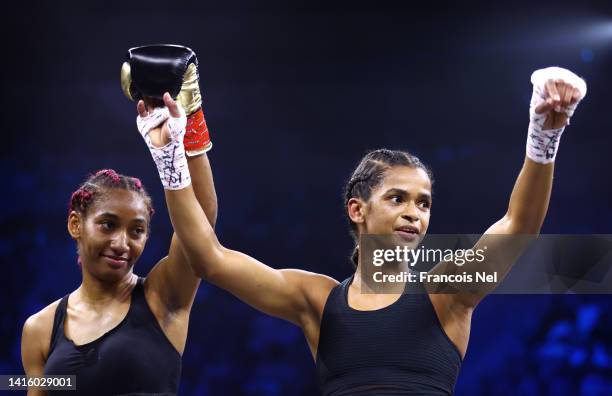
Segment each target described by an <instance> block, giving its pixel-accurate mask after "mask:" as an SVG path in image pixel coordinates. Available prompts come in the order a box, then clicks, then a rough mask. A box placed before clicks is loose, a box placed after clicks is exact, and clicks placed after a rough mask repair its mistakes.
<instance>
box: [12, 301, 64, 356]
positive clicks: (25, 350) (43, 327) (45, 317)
mask: <svg viewBox="0 0 612 396" xmlns="http://www.w3.org/2000/svg"><path fill="white" fill-rule="evenodd" d="M60 301H61V300H57V301H54V302H52V303H51V304H49V305H47V306H46V307H45V308H43V309H41V310H40V311H38V312H37V313H35V314H33V315H31V316H30V317H29V318H28V319H27V320H26V321H25V323H24V325H23V333H22V337H21V347H22V354H23V355H24V356H23V358H24V359H25V358H26V356H25V355H26V354H28V355H30V356H31V357H32V358H35V359H36V360H39V358H42V359H43V360H46V359H47V356H48V354H49V345H50V344H51V334H52V332H53V319H54V317H55V311H56V310H57V307H58V305H59V303H60Z"/></svg>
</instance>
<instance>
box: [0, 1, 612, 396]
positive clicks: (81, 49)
mask: <svg viewBox="0 0 612 396" xmlns="http://www.w3.org/2000/svg"><path fill="white" fill-rule="evenodd" d="M432 3H434V2H432ZM532 3H533V2H526V1H518V2H513V3H512V4H502V3H500V4H492V2H489V1H472V2H464V3H463V4H462V5H458V4H455V5H447V4H442V3H438V2H435V4H431V6H425V5H422V4H421V5H420V6H418V7H417V6H411V7H407V6H404V7H401V6H398V5H390V4H384V5H379V6H375V5H373V2H372V3H371V2H364V3H360V2H341V3H334V5H333V6H332V5H326V6H322V5H321V6H319V5H317V3H311V2H296V3H291V4H288V3H286V2H266V3H265V4H262V3H261V2H246V1H229V2H223V3H221V2H205V1H182V2H181V1H178V2H173V3H170V2H163V3H162V2H158V1H152V2H151V1H149V2H138V3H130V4H120V3H119V2H116V3H115V2H97V3H91V4H90V2H82V3H69V2H21V3H19V4H14V5H13V7H14V9H13V10H12V11H11V12H9V13H5V17H4V18H3V24H2V26H1V27H0V29H1V32H2V37H3V38H4V41H3V49H2V52H3V53H4V56H3V61H2V73H1V75H2V87H3V90H2V107H3V108H2V117H1V119H0V122H1V130H2V138H3V140H2V144H1V145H0V150H2V157H1V158H2V159H1V160H0V175H1V176H2V177H1V180H2V182H3V183H2V184H3V189H4V192H3V193H2V194H0V208H1V210H2V215H1V217H0V221H1V227H0V232H1V233H2V238H1V243H0V257H1V260H2V274H3V281H2V292H1V294H0V297H1V300H0V301H1V302H0V304H1V305H0V306H1V309H2V310H1V313H0V348H1V349H0V373H2V374H17V373H21V372H22V368H21V363H20V350H19V340H20V332H21V327H22V325H23V322H24V320H25V319H26V318H27V317H28V316H29V315H31V314H32V313H34V312H36V311H38V310H39V309H41V308H42V307H44V306H46V305H47V304H49V303H50V302H52V301H54V300H56V299H58V298H60V297H62V296H63V295H65V294H66V293H68V292H70V291H72V290H74V289H75V288H77V287H78V285H79V282H80V272H79V269H78V267H77V265H76V254H75V246H74V243H73V242H72V240H71V239H70V238H69V236H68V234H67V232H66V214H67V203H68V199H69V197H70V194H71V193H72V191H74V190H75V189H76V187H77V185H78V184H79V183H80V182H81V181H82V180H83V179H84V178H85V177H86V176H87V174H88V173H90V172H94V171H96V170H98V169H101V168H114V169H116V170H117V171H119V172H121V173H124V174H129V175H134V176H137V177H140V178H141V179H142V180H143V182H144V183H145V185H146V186H147V187H148V189H149V191H150V192H151V194H152V196H153V198H154V202H155V204H156V207H157V215H156V216H155V218H154V221H153V235H152V237H151V239H150V241H149V243H148V245H147V248H146V250H145V253H144V254H143V256H142V258H141V260H140V262H139V263H138V265H137V267H136V269H135V271H136V273H138V274H139V275H145V274H146V273H147V272H148V270H149V269H150V268H151V266H152V265H153V264H154V263H155V262H156V261H157V260H158V259H160V258H161V257H163V255H164V254H165V253H166V252H167V249H168V246H169V241H170V235H171V227H170V224H169V220H168V216H167V214H166V211H165V205H164V201H163V194H162V193H163V191H162V188H161V185H160V182H159V180H158V176H157V173H156V170H155V167H154V165H153V163H152V161H151V159H150V155H149V153H148V151H147V149H146V147H145V145H144V144H143V142H142V141H141V137H140V136H139V135H138V133H137V132H136V129H135V122H134V121H135V115H136V114H135V106H134V104H133V103H130V102H129V101H128V100H127V99H125V98H124V97H123V94H122V92H121V89H120V87H119V69H120V65H121V63H122V62H123V57H124V55H125V52H126V50H127V49H128V48H129V47H132V46H137V45H143V44H147V43H178V44H183V45H187V46H189V47H191V48H193V49H194V50H195V51H196V52H197V53H198V56H199V59H200V75H201V86H202V89H203V92H204V104H205V111H206V116H207V120H208V124H209V127H210V129H211V131H212V138H213V141H214V146H215V147H214V149H213V150H212V152H211V153H210V158H211V162H212V165H213V171H214V174H215V183H216V187H217V192H218V197H219V219H218V223H217V231H218V235H219V238H220V240H221V241H222V243H224V244H225V245H226V246H228V247H231V248H235V249H238V250H241V251H243V252H245V253H248V254H250V255H252V256H254V257H257V258H258V259H260V260H262V261H263V262H265V263H267V264H269V265H271V266H273V267H276V268H281V267H295V268H302V269H307V270H311V271H316V272H321V273H325V274H328V275H330V276H333V277H335V278H336V279H339V280H341V279H344V278H346V277H347V276H349V275H350V274H351V270H352V267H351V265H350V264H349V261H348V259H347V257H348V255H349V254H350V251H351V248H352V241H351V239H350V237H349V236H348V232H347V227H346V223H345V219H344V215H343V210H344V209H343V206H342V199H341V191H342V186H343V183H344V181H345V180H346V179H347V178H348V176H349V175H350V173H351V171H352V169H353V167H354V166H355V165H356V163H357V162H358V161H359V159H360V158H361V156H362V155H363V154H364V152H365V151H366V150H367V149H373V148H379V147H388V148H396V149H404V150H409V151H411V152H413V153H415V154H417V155H419V156H420V157H421V158H422V159H423V160H424V161H425V162H426V163H428V164H429V165H431V167H432V168H433V170H434V173H435V176H436V185H435V194H434V195H435V196H434V204H433V209H432V220H431V226H430V230H429V231H430V232H431V233H478V232H482V231H484V230H485V229H486V228H487V227H488V226H489V225H490V224H492V223H493V222H494V221H496V220H497V219H498V218H499V217H501V216H502V215H503V213H504V211H505V209H506V205H507V202H508V198H509V194H510V191H511V189H512V186H513V183H514V180H515V177H516V175H517V173H518V171H519V169H520V167H521V164H522V160H523V158H524V146H525V138H526V129H527V124H528V103H529V98H530V95H531V85H530V82H529V76H530V74H531V72H532V71H533V70H535V69H537V68H540V67H545V66H550V65H559V66H564V67H568V68H570V69H571V70H573V71H575V72H576V73H578V74H580V75H581V76H583V77H584V78H585V80H586V81H587V83H588V87H589V88H588V89H589V93H588V95H587V97H586V100H585V101H584V102H583V103H581V105H580V107H579V109H578V111H577V113H576V116H575V117H574V118H573V119H572V125H571V126H570V127H569V128H568V129H567V131H566V133H565V134H564V135H563V139H562V143H561V148H560V152H559V155H558V157H557V158H558V160H557V165H556V167H557V169H556V178H555V186H554V190H553V195H552V200H551V205H550V210H549V213H548V217H547V220H546V223H545V225H544V229H543V232H545V233H611V232H612V204H611V200H610V197H611V189H612V188H611V184H610V176H609V171H610V166H611V165H612V160H611V159H610V156H609V153H610V147H612V137H611V132H612V121H611V119H612V118H611V116H610V114H611V112H610V110H611V104H612V101H611V100H610V90H611V88H612V81H611V79H612V78H611V74H612V73H610V71H611V70H612V27H611V25H610V24H611V23H612V12H611V7H610V6H609V5H608V6H606V2H603V1H602V2H595V1H582V2H574V4H573V5H572V3H569V2H539V3H538V5H534V4H532ZM606 22H607V30H606V27H605V25H604V23H606ZM606 32H607V33H606ZM611 300H612V299H611V298H610V297H609V296H491V297H489V298H487V299H486V300H485V301H484V302H483V303H482V304H481V305H480V306H479V308H478V309H477V311H476V313H475V315H474V319H473V327H472V334H471V341H470V347H469V350H468V354H467V358H466V360H465V363H464V366H463V370H462V372H461V375H460V377H459V382H458V384H457V394H458V395H506V394H507V395H517V394H524V395H536V394H551V395H552V394H554V395H578V394H580V395H589V396H591V395H604V394H612V380H611V377H612V375H611V373H612V341H611V337H610V332H611V330H612V323H611V322H612V319H611V315H610V312H612V311H611V310H610V308H611V305H612V304H611ZM183 363H184V369H183V379H182V383H181V394H185V395H233V394H244V395H299V394H303V395H311V394H316V392H317V380H316V377H315V375H314V365H313V363H312V359H311V357H310V354H309V352H308V348H307V346H306V343H305V341H304V339H303V337H302V335H301V332H300V331H299V329H297V328H296V327H294V326H293V325H290V324H287V323H285V322H282V321H280V320H276V319H272V318H269V317H267V316H264V315H262V314H259V313H257V312H256V311H254V310H253V309H251V308H250V307H248V306H246V305H244V304H242V303H240V302H239V301H237V300H236V299H235V298H233V297H232V296H230V295H228V294H227V293H225V292H223V291H221V290H219V289H217V288H215V287H212V286H210V285H202V287H201V289H200V291H199V293H198V298H197V303H196V304H195V305H194V308H193V312H192V320H191V327H190V333H189V339H188V344H187V350H186V353H185V356H184V359H183Z"/></svg>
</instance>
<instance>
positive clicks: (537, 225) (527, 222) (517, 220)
mask: <svg viewBox="0 0 612 396" xmlns="http://www.w3.org/2000/svg"><path fill="white" fill-rule="evenodd" d="M504 221H505V222H506V223H507V227H506V228H507V230H508V234H517V235H518V234H520V235H535V236H538V235H540V231H541V230H542V224H543V223H544V219H541V218H538V217H535V218H534V217H529V216H516V215H512V214H511V213H507V214H506V216H504Z"/></svg>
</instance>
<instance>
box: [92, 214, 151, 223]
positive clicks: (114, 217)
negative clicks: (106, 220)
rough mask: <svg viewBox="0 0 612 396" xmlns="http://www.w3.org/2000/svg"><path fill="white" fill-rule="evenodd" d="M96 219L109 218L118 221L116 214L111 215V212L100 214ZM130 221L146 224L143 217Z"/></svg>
mask: <svg viewBox="0 0 612 396" xmlns="http://www.w3.org/2000/svg"><path fill="white" fill-rule="evenodd" d="M97 217H110V218H111V219H113V220H118V219H119V216H117V215H116V214H114V213H111V212H103V213H100V214H99V215H98V216H97ZM131 221H132V222H136V223H143V224H146V223H147V221H146V220H145V218H144V217H136V218H134V219H132V220H131Z"/></svg>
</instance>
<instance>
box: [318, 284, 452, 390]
mask: <svg viewBox="0 0 612 396" xmlns="http://www.w3.org/2000/svg"><path fill="white" fill-rule="evenodd" d="M352 280H353V278H352V277H351V278H348V279H346V280H345V281H344V282H342V283H341V284H339V285H338V286H336V287H335V288H334V289H333V290H332V291H331V293H330V295H329V297H328V298H327V302H326V303H325V308H324V310H323V319H322V321H321V328H320V336H319V346H318V351H317V372H318V375H319V381H320V384H321V389H322V391H323V395H326V396H327V395H329V396H332V395H333V396H340V395H352V396H356V395H452V394H453V391H454V387H455V383H456V381H457V376H458V375H459V368H460V367H461V361H462V359H461V355H460V353H459V350H458V349H457V347H456V346H455V345H454V344H453V343H452V341H451V340H450V339H449V338H448V336H447V335H446V333H445V332H444V330H443V329H442V326H441V325H440V321H439V320H438V317H437V315H436V312H435V310H434V307H433V305H432V303H431V300H430V299H429V296H428V295H427V293H425V290H422V293H416V294H413V293H404V294H402V296H401V297H400V298H399V299H398V300H397V301H396V302H394V303H393V304H391V305H389V306H387V307H385V308H382V309H378V310H374V311H358V310H355V309H353V308H351V307H349V305H348V289H349V286H350V284H351V282H352ZM413 286H414V287H419V288H421V289H422V285H413ZM413 286H410V287H413Z"/></svg>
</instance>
